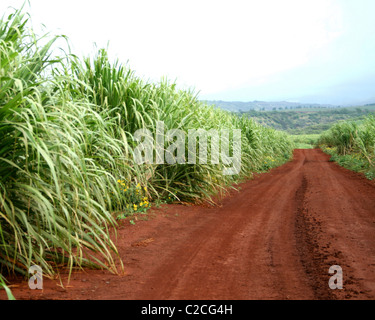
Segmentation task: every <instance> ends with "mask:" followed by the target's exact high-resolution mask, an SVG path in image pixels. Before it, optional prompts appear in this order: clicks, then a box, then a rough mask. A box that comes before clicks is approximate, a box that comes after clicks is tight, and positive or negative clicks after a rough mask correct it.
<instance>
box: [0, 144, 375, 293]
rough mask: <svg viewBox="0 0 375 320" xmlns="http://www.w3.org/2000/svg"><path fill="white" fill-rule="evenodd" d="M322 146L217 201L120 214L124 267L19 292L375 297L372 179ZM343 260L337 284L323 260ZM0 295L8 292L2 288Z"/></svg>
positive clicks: (19, 286)
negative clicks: (143, 214) (124, 217)
mask: <svg viewBox="0 0 375 320" xmlns="http://www.w3.org/2000/svg"><path fill="white" fill-rule="evenodd" d="M328 160H329V156H327V155H325V154H324V153H323V152H322V151H320V150H318V149H315V150H296V151H295V154H294V160H293V161H291V162H289V163H287V164H285V165H284V166H282V167H279V168H276V169H274V170H272V171H271V172H269V173H266V174H262V175H259V176H257V177H256V178H255V179H253V180H251V181H248V182H246V183H243V184H241V185H240V187H241V190H240V192H231V194H230V195H229V196H227V197H226V198H225V199H224V200H223V201H222V202H221V204H220V206H218V207H203V206H182V205H163V206H161V207H160V208H155V209H152V211H150V214H149V215H148V220H142V221H141V220H138V221H137V223H136V225H135V226H134V225H130V224H129V222H128V221H123V222H121V223H120V226H119V228H118V234H117V239H116V243H117V247H118V250H119V253H120V256H121V257H122V258H123V260H124V264H125V274H124V275H114V274H111V273H109V272H108V271H98V270H85V271H77V272H73V274H72V276H71V281H70V283H69V284H68V283H67V281H66V279H67V275H65V274H61V277H62V283H63V287H62V286H60V281H57V280H48V279H44V289H43V290H30V289H29V288H28V284H27V282H26V281H23V282H20V281H13V282H12V283H11V284H12V285H13V286H12V291H13V294H14V295H15V297H16V298H17V299H116V300H117V299H127V300H128V299H129V300H146V299H150V300H154V299H157V300H164V299H165V300H169V299H180V300H187V299H189V300H201V299H209V300H211V299H219V300H234V299H236V300H252V299H374V298H375V268H374V266H375V185H374V183H372V182H370V181H368V180H366V179H365V178H364V177H362V176H361V175H359V174H356V173H353V172H350V171H348V170H346V169H343V168H341V167H339V166H338V165H336V164H335V163H332V162H329V161H328ZM332 265H339V266H341V267H342V269H343V285H344V288H343V289H342V290H331V289H330V288H329V286H328V281H329V278H330V277H331V276H332V275H331V274H329V273H328V269H329V268H330V266H332ZM0 299H6V296H5V292H4V291H3V290H1V292H0Z"/></svg>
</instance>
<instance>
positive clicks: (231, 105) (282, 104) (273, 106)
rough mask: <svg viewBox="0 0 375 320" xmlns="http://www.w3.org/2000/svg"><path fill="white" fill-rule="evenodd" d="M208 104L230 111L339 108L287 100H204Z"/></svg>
mask: <svg viewBox="0 0 375 320" xmlns="http://www.w3.org/2000/svg"><path fill="white" fill-rule="evenodd" d="M204 102H206V103H207V104H209V105H215V106H217V107H219V108H221V109H224V110H227V111H231V112H247V111H250V110H256V111H277V110H293V109H310V108H318V109H320V108H339V107H340V106H335V105H331V104H315V103H300V102H288V101H273V102H267V101H249V102H242V101H222V100H205V101H204Z"/></svg>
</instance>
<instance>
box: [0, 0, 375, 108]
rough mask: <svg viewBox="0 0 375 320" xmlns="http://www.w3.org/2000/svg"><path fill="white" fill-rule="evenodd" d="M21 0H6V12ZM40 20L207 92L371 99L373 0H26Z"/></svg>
mask: <svg viewBox="0 0 375 320" xmlns="http://www.w3.org/2000/svg"><path fill="white" fill-rule="evenodd" d="M22 3H23V0H21V1H18V0H1V1H0V15H2V13H4V12H5V10H6V8H7V7H9V6H14V7H19V6H20V5H21V4H22ZM30 3H31V9H27V10H28V11H29V12H30V13H31V17H32V20H33V24H34V27H35V28H36V27H37V26H39V25H40V24H44V25H45V26H46V29H45V30H46V31H50V32H52V34H64V35H67V36H68V37H69V39H70V44H71V47H72V49H73V52H74V53H77V54H78V55H81V56H82V55H85V56H87V55H93V54H94V53H95V50H94V46H93V44H94V43H96V44H97V46H98V47H107V43H108V42H109V52H110V56H111V57H112V59H114V58H118V59H119V60H120V61H121V62H123V63H127V62H128V64H129V66H130V67H131V68H132V69H133V70H134V71H135V72H136V74H137V75H138V76H140V77H142V78H144V79H146V80H148V79H149V80H151V81H158V80H159V79H160V78H161V77H163V76H166V77H167V78H169V79H170V80H172V81H174V80H176V82H177V83H178V84H179V85H181V86H185V87H189V88H194V89H195V90H196V91H197V92H199V97H200V98H201V99H212V100H241V101H252V100H268V101H272V100H288V101H303V102H317V103H332V104H357V103H358V104H359V103H368V102H371V101H373V102H375V57H374V55H375V19H374V14H375V1H374V0H282V1H281V0H246V1H238V0H228V1H220V0H215V1H210V0H198V1H196V0H186V1H185V0H184V1H180V0H136V1H135V0H132V1H127V0H125V1H124V0H117V1H116V0H100V1H96V0H90V1H88V0H74V1H72V0H64V1H57V0H56V1H55V0H30Z"/></svg>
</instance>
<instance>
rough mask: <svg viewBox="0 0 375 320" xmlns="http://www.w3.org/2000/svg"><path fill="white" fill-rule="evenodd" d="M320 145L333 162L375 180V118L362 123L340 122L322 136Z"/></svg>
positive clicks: (369, 117) (371, 117)
mask: <svg viewBox="0 0 375 320" xmlns="http://www.w3.org/2000/svg"><path fill="white" fill-rule="evenodd" d="M319 144H320V146H321V148H322V149H323V151H325V152H327V153H329V154H330V155H332V158H331V159H332V161H336V162H337V163H338V164H339V165H341V166H343V167H346V168H348V169H350V170H353V171H356V172H363V173H364V174H365V175H366V177H367V178H369V179H373V178H374V172H375V163H374V162H375V117H374V116H368V117H367V118H366V119H365V120H364V121H363V122H362V123H360V124H358V123H356V122H340V123H337V124H336V125H334V126H333V127H332V128H331V129H330V130H328V131H327V132H325V133H324V134H322V136H321V137H320V139H319Z"/></svg>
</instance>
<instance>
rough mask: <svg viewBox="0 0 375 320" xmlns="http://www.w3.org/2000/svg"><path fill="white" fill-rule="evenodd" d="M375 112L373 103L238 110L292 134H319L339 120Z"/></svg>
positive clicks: (361, 117)
mask: <svg viewBox="0 0 375 320" xmlns="http://www.w3.org/2000/svg"><path fill="white" fill-rule="evenodd" d="M374 113H375V104H373V105H366V106H358V107H347V108H300V109H299V108H298V109H293V110H279V111H256V110H251V111H248V112H239V113H238V114H239V115H241V116H242V115H246V116H247V117H249V118H251V119H253V120H255V121H257V122H258V123H260V124H262V125H265V126H268V127H271V128H274V129H277V130H282V131H286V132H288V133H290V134H293V135H299V134H319V133H322V132H323V131H325V130H328V129H329V128H330V127H331V126H332V125H333V124H335V123H337V122H339V121H347V120H350V121H361V120H363V119H364V118H365V117H366V116H368V115H371V114H374Z"/></svg>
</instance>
